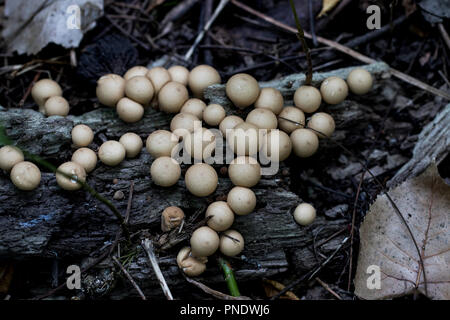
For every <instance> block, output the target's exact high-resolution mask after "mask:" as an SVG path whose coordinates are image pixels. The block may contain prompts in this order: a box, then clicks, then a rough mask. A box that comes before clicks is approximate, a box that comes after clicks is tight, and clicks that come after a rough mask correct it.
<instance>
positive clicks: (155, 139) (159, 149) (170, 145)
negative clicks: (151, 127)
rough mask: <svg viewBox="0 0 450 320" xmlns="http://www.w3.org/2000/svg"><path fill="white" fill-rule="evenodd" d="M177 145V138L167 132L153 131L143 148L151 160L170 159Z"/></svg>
mask: <svg viewBox="0 0 450 320" xmlns="http://www.w3.org/2000/svg"><path fill="white" fill-rule="evenodd" d="M177 144H178V137H177V136H176V135H174V134H173V133H172V132H170V131H167V130H156V131H153V132H152V133H151V134H150V135H149V136H148V138H147V141H146V143H145V147H146V149H147V151H148V153H150V155H151V156H152V157H153V158H159V157H164V156H165V157H171V156H172V150H173V149H174V148H175V147H176V146H177Z"/></svg>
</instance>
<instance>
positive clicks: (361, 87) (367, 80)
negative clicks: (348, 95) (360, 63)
mask: <svg viewBox="0 0 450 320" xmlns="http://www.w3.org/2000/svg"><path fill="white" fill-rule="evenodd" d="M347 84H348V87H349V88H350V91H351V92H353V93H354V94H357V95H362V94H366V93H367V92H369V91H370V89H371V88H372V84H373V78H372V75H371V74H370V72H369V71H367V70H364V69H362V68H356V69H354V70H352V71H351V72H350V74H349V75H348V77H347Z"/></svg>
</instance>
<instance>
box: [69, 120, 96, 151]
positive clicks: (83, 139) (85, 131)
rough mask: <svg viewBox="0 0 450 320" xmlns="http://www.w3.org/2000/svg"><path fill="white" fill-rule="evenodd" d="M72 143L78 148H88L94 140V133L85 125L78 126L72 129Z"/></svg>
mask: <svg viewBox="0 0 450 320" xmlns="http://www.w3.org/2000/svg"><path fill="white" fill-rule="evenodd" d="M71 134H72V142H73V144H74V145H75V146H76V147H87V146H88V145H90V144H91V143H92V141H93V140H94V132H93V131H92V129H91V128H89V127H88V126H87V125H85V124H78V125H76V126H75V127H73V129H72V132H71Z"/></svg>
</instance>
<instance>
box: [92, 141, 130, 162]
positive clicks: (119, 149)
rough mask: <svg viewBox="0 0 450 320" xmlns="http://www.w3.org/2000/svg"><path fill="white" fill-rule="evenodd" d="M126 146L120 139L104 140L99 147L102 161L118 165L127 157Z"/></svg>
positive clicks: (99, 155)
mask: <svg viewBox="0 0 450 320" xmlns="http://www.w3.org/2000/svg"><path fill="white" fill-rule="evenodd" d="M125 155H126V150H125V147H124V146H123V145H122V144H121V143H120V142H118V141H114V140H109V141H106V142H104V143H103V144H102V145H101V146H100V148H99V149H98V157H99V158H100V161H101V162H103V163H104V164H106V165H108V166H112V167H114V166H117V165H118V164H120V163H121V162H122V161H123V159H125Z"/></svg>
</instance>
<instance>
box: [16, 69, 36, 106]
mask: <svg viewBox="0 0 450 320" xmlns="http://www.w3.org/2000/svg"><path fill="white" fill-rule="evenodd" d="M40 76H41V72H38V73H36V75H35V76H34V78H33V81H31V83H30V85H29V86H28V88H27V91H26V92H25V94H24V95H23V98H22V99H20V101H19V107H20V108H22V107H23V105H24V104H25V101H26V100H27V98H28V96H29V95H30V93H31V89H32V88H33V86H34V84H35V83H36V81H38V79H39V77H40Z"/></svg>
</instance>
